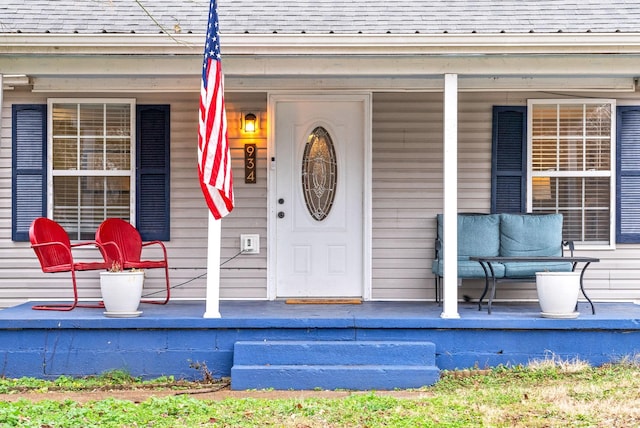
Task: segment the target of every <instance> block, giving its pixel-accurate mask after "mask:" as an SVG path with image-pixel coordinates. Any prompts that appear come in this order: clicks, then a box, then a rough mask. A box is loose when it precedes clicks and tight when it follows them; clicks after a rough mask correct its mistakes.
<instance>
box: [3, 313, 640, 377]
mask: <svg viewBox="0 0 640 428" xmlns="http://www.w3.org/2000/svg"><path fill="white" fill-rule="evenodd" d="M33 304H34V302H30V303H25V304H23V305H19V306H16V307H12V308H7V309H4V310H2V311H0V338H1V339H2V340H1V341H0V343H1V345H0V355H2V370H1V372H0V374H1V375H3V376H7V377H21V376H32V377H37V378H56V377H58V376H60V375H68V376H85V375H93V374H100V373H102V372H104V371H108V370H116V369H121V370H126V371H128V372H129V373H130V374H132V375H134V376H142V377H145V378H154V377H159V376H163V375H173V376H175V377H176V378H186V379H202V375H203V373H202V370H203V368H206V370H208V371H209V372H210V373H211V374H213V375H214V376H215V377H223V376H230V374H231V368H232V366H233V364H234V346H235V344H236V342H265V343H268V342H273V341H308V342H318V341H331V342H336V341H356V342H358V341H362V342H364V341H367V342H375V341H379V342H384V343H394V342H398V343H404V342H416V343H418V342H421V343H422V342H432V343H433V344H435V365H436V366H437V368H439V369H441V370H442V369H448V370H451V369H462V368H473V367H479V368H485V367H493V366H497V365H500V364H505V365H514V364H526V363H527V362H528V361H530V360H534V359H544V358H548V357H549V356H550V355H553V356H555V357H558V358H561V359H574V358H579V359H581V360H586V361H588V362H590V363H591V364H593V365H600V364H603V363H606V362H609V361H616V360H619V359H621V358H624V357H633V356H636V355H637V354H638V353H639V352H640V305H637V304H633V303H597V304H596V315H591V313H590V308H588V306H587V304H586V303H584V302H581V303H580V305H579V310H580V312H581V314H580V316H579V317H578V318H577V319H566V320H558V319H546V318H542V317H540V315H539V313H540V310H539V307H538V304H537V303H536V302H532V303H518V304H516V303H505V302H497V303H495V304H494V307H493V313H492V314H491V315H488V314H487V312H486V310H483V311H478V308H477V305H476V304H475V303H460V306H459V312H460V319H442V318H441V316H440V315H441V313H442V307H441V306H439V305H437V304H435V303H433V302H364V303H363V304H360V305H318V304H306V305H305V304H303V305H291V304H286V303H285V302H282V301H222V302H221V303H220V312H221V314H222V318H219V319H211V318H202V314H203V313H204V310H205V303H204V302H203V301H172V302H170V303H169V304H168V305H166V306H160V305H150V304H143V305H141V310H142V311H143V314H142V316H141V317H139V318H107V317H105V316H104V315H103V312H102V310H99V309H86V308H77V309H75V310H73V311H71V312H46V311H34V310H32V309H31V306H32V305H33ZM407 349H410V348H407ZM398 359H399V360H402V359H403V358H402V356H399V357H398ZM398 363H400V364H401V363H402V361H399V362H398ZM265 365H268V362H267V363H265ZM293 389H305V388H295V387H294V388H293ZM379 389H381V388H379Z"/></svg>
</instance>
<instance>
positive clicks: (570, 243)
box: [562, 241, 575, 257]
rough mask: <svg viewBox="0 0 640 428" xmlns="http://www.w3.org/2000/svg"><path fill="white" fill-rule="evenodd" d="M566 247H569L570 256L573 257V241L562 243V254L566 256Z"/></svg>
mask: <svg viewBox="0 0 640 428" xmlns="http://www.w3.org/2000/svg"><path fill="white" fill-rule="evenodd" d="M564 247H568V248H569V255H570V256H571V257H573V250H575V245H574V243H573V241H562V252H563V255H564Z"/></svg>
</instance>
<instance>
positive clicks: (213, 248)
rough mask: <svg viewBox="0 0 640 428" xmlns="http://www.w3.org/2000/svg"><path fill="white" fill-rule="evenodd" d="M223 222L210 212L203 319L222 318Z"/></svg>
mask: <svg viewBox="0 0 640 428" xmlns="http://www.w3.org/2000/svg"><path fill="white" fill-rule="evenodd" d="M221 232H222V220H216V219H215V218H213V215H212V214H211V212H209V225H208V233H207V236H208V238H207V240H208V242H207V291H206V293H207V294H206V296H207V297H206V299H207V303H206V307H205V312H204V315H203V318H221V317H222V316H221V315H220V241H221Z"/></svg>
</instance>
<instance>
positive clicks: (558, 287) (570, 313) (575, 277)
mask: <svg viewBox="0 0 640 428" xmlns="http://www.w3.org/2000/svg"><path fill="white" fill-rule="evenodd" d="M536 288H537V289H538V301H539V302H540V309H542V313H541V315H542V316H543V317H546V318H575V317H577V316H578V315H579V313H578V312H576V304H577V303H578V294H579V293H580V272H537V273H536Z"/></svg>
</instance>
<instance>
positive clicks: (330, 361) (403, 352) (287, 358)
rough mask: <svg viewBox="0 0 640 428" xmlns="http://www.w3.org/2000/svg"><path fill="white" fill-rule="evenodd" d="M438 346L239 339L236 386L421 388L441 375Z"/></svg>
mask: <svg viewBox="0 0 640 428" xmlns="http://www.w3.org/2000/svg"><path fill="white" fill-rule="evenodd" d="M439 375H440V371H439V369H438V368H437V367H436V364H435V345H434V344H433V343H431V342H397V341H255V342H254V341H247V342H236V343H235V346H234V355H233V367H232V368H231V387H232V389H235V390H245V389H265V388H273V389H277V390H287V389H293V390H309V389H316V388H322V389H329V390H331V389H351V390H372V389H377V390H386V389H395V388H419V387H421V386H425V385H432V384H434V383H435V382H437V380H438V379H439Z"/></svg>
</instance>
